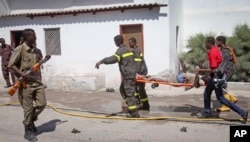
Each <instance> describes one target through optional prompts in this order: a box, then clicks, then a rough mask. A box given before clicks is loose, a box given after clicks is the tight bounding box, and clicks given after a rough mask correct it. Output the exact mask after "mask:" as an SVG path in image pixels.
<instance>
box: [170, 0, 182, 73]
mask: <svg viewBox="0 0 250 142" xmlns="http://www.w3.org/2000/svg"><path fill="white" fill-rule="evenodd" d="M169 19H170V25H169V29H170V33H169V51H170V56H169V64H170V68H171V69H172V70H173V71H175V72H176V71H178V70H179V59H178V53H179V52H180V51H181V50H182V48H183V46H184V45H183V28H184V26H183V1H182V0H169Z"/></svg>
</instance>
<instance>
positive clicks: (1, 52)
mask: <svg viewBox="0 0 250 142" xmlns="http://www.w3.org/2000/svg"><path fill="white" fill-rule="evenodd" d="M13 51H14V49H13V48H12V47H11V46H10V45H7V44H5V45H2V47H1V48H0V56H1V57H2V73H3V78H4V80H5V81H6V84H7V86H6V87H10V86H11V83H10V77H9V74H11V78H12V83H13V84H14V83H15V78H14V75H13V73H12V72H11V71H10V70H9V68H8V67H7V66H8V63H9V60H10V57H11V54H12V52H13Z"/></svg>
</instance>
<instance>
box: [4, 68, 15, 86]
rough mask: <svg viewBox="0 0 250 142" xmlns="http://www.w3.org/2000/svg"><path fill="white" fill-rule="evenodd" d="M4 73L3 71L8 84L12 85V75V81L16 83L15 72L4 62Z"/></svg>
mask: <svg viewBox="0 0 250 142" xmlns="http://www.w3.org/2000/svg"><path fill="white" fill-rule="evenodd" d="M2 73H3V78H4V80H5V81H6V84H7V85H11V83H10V75H11V79H12V83H13V84H14V83H15V76H14V73H13V72H12V71H11V70H10V69H9V68H8V67H7V65H4V64H2Z"/></svg>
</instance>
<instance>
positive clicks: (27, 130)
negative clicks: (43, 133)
mask: <svg viewBox="0 0 250 142" xmlns="http://www.w3.org/2000/svg"><path fill="white" fill-rule="evenodd" d="M24 129H25V133H24V138H25V139H26V140H28V141H30V142H34V141H38V139H37V137H36V136H35V134H34V132H33V131H32V126H31V125H30V126H25V128H24Z"/></svg>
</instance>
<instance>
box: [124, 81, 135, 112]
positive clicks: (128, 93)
mask: <svg viewBox="0 0 250 142" xmlns="http://www.w3.org/2000/svg"><path fill="white" fill-rule="evenodd" d="M135 88H136V82H135V80H134V79H123V80H122V82H121V85H120V93H121V96H122V98H123V99H124V101H125V102H126V103H127V105H128V110H131V111H133V110H135V109H137V104H136V102H137V99H136V96H135Z"/></svg>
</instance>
